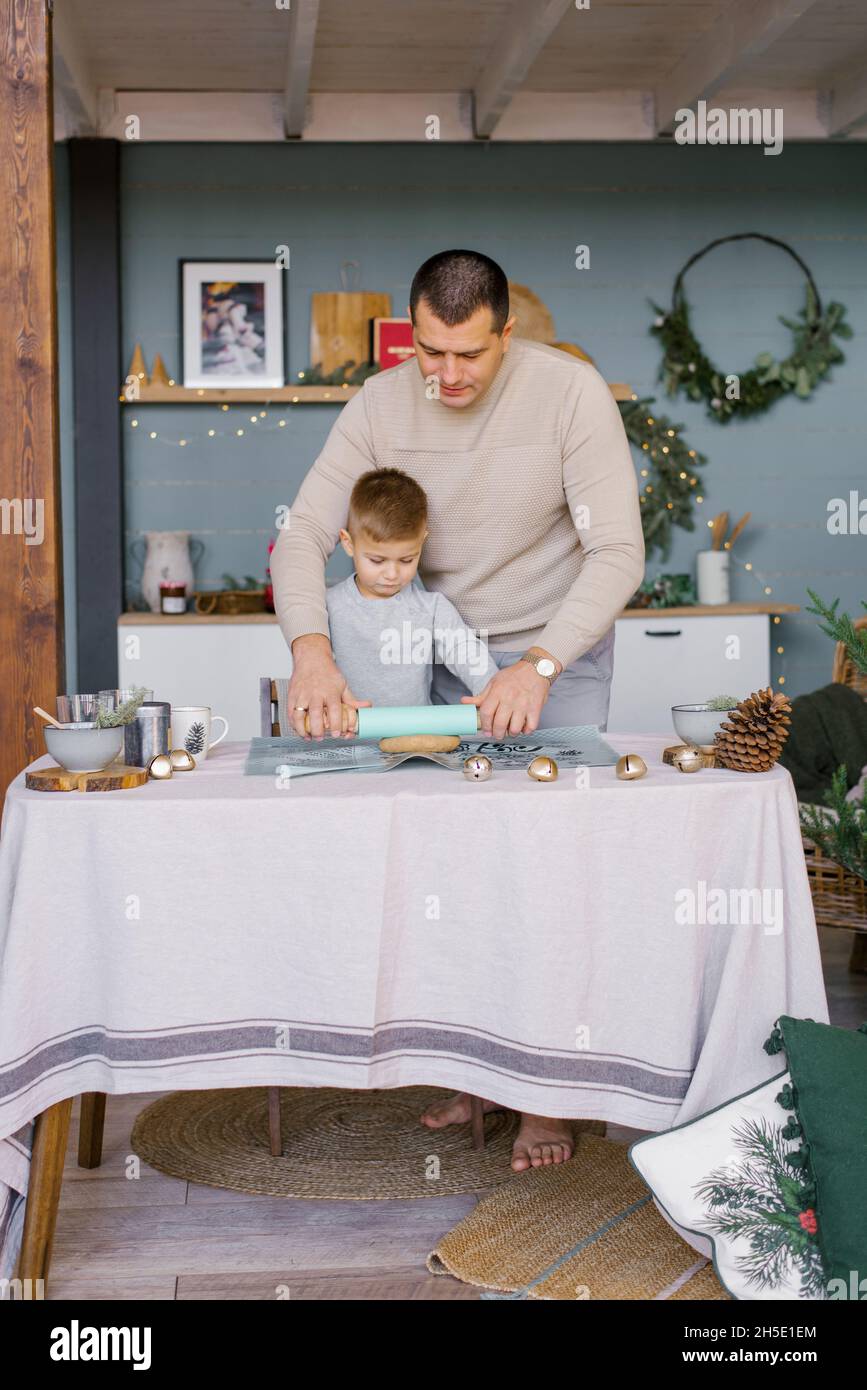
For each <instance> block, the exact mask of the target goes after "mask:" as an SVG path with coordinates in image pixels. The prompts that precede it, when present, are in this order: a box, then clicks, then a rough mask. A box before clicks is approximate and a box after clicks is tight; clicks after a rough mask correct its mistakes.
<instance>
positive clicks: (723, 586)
mask: <svg viewBox="0 0 867 1390" xmlns="http://www.w3.org/2000/svg"><path fill="white" fill-rule="evenodd" d="M696 588H697V590H698V601H699V603H702V604H708V605H710V604H716V603H728V601H729V552H728V551H727V550H700V551H699V552H698V555H697V556H696Z"/></svg>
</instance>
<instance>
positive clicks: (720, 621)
mask: <svg viewBox="0 0 867 1390" xmlns="http://www.w3.org/2000/svg"><path fill="white" fill-rule="evenodd" d="M771 622H772V618H771V615H770V614H769V613H732V612H726V613H724V614H723V613H721V614H719V615H717V614H713V615H710V614H709V613H708V612H707V610H706V609H703V610H702V611H701V613H700V614H698V615H695V614H691V613H687V614H686V615H684V613H683V610H682V609H672V610H670V611H669V612H666V611H664V610H659V609H648V610H644V611H643V612H642V613H641V614H640V615H639V614H636V615H630V616H629V617H621V618H618V619H617V622H616V623H615V625H614V631H615V642H614V679H613V680H612V682H611V705H610V708H609V712H608V728H609V730H610V731H611V732H612V733H614V732H621V731H622V732H624V733H625V732H631V733H636V734H667V733H671V734H672V735H673V734H674V728H673V725H672V722H671V706H672V705H686V704H696V703H698V702H699V701H701V700H709V699H712V698H713V696H715V695H734V696H735V697H736V698H737V699H739V700H742V699H743V698H744V696H745V695H749V694H750V692H751V691H753V690H759V689H764V688H765V687H766V686H768V685H770V681H771V654H770V625H771Z"/></svg>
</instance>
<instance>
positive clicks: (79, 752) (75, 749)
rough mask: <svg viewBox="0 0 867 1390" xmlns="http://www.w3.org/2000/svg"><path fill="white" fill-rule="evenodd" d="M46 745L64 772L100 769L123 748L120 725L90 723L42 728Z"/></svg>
mask: <svg viewBox="0 0 867 1390" xmlns="http://www.w3.org/2000/svg"><path fill="white" fill-rule="evenodd" d="M43 733H44V734H45V747H46V748H47V749H48V751H49V753H50V754H51V756H52V758H53V759H54V761H55V762H56V763H59V764H60V766H61V767H65V768H66V771H67V772H102V769H103V768H104V767H108V765H109V763H113V762H114V760H115V758H116V757H117V755H118V753H120V752H121V751H122V750H123V725H122V724H119V725H118V727H117V728H116V729H96V728H94V726H93V725H92V724H79V725H73V724H71V725H69V726H68V728H65V729H55V728H53V727H52V725H51V724H47V725H46V726H45V728H44V729H43Z"/></svg>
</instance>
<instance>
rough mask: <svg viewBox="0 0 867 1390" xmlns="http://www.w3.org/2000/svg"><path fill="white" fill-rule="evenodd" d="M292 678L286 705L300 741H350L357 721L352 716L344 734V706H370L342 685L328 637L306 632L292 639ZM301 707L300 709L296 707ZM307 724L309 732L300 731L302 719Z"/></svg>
mask: <svg viewBox="0 0 867 1390" xmlns="http://www.w3.org/2000/svg"><path fill="white" fill-rule="evenodd" d="M292 661H293V667H292V679H291V680H290V682H289V689H288V692H287V703H288V705H289V709H290V711H291V715H292V724H293V727H294V729H295V732H296V734H298V735H299V737H301V738H307V739H309V738H311V737H312V738H315V739H320V738H324V737H325V736H326V735H329V736H331V731H332V730H333V729H334V730H336V731H337V732H336V733H335V734H334V735H333V737H334V738H352V737H353V736H354V735H355V731H356V728H357V724H358V720H357V717H356V716H355V715H354V714H353V715H352V716H351V717H352V727H351V728H349V729H348V730H347V731H346V733H343V732H342V730H343V728H344V726H345V724H346V718H347V713H348V711H347V710H344V709H343V708H342V707H343V706H348V707H349V709H351V710H356V709H361V708H363V707H364V706H366V705H370V703H371V702H370V700H357V699H356V698H355V696H354V695H353V693H352V691H351V690H350V689H349V686H348V685H347V683H346V677H345V676H344V675H343V673H342V672H341V671H340V670H339V668H338V666H337V664H336V662H335V660H334V656H333V654H332V651H331V644H330V643H329V641H328V638H327V637H325V636H323V635H322V634H321V633H313V632H311V633H307V634H306V635H305V636H304V637H296V639H295V641H294V642H293V643H292ZM299 705H302V706H303V709H298V708H297V706H299ZM305 714H307V717H308V718H309V721H310V733H309V734H308V733H307V732H306V730H305V728H304V717H305Z"/></svg>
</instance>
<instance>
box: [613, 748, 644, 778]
mask: <svg viewBox="0 0 867 1390" xmlns="http://www.w3.org/2000/svg"><path fill="white" fill-rule="evenodd" d="M615 770H616V772H617V776H618V777H619V778H620V780H621V782H634V781H635V779H636V777H644V776H645V775H646V773H647V763H646V762H645V761H644V759H643V758H641V757H639V755H638V754H637V753H624V754H623V757H622V758H618V759H617V768H616V769H615Z"/></svg>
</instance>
